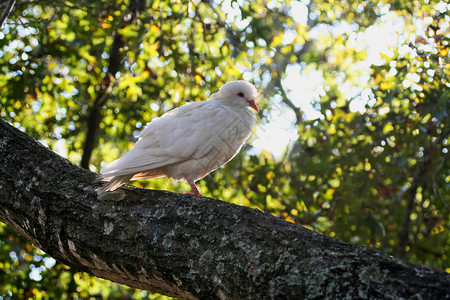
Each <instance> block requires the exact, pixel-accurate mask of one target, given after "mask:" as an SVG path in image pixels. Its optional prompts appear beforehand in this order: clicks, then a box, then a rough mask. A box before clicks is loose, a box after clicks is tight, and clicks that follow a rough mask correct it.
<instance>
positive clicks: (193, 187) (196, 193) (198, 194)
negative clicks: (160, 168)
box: [183, 182, 205, 197]
mask: <svg viewBox="0 0 450 300" xmlns="http://www.w3.org/2000/svg"><path fill="white" fill-rule="evenodd" d="M189 185H190V186H191V188H192V191H193V193H183V194H185V195H193V196H197V197H205V196H203V195H202V194H200V192H199V191H198V189H197V187H196V186H195V183H190V182H189Z"/></svg>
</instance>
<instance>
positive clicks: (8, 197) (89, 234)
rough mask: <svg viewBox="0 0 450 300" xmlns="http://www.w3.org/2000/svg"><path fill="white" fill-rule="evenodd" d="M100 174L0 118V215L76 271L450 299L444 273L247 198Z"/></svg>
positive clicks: (192, 291)
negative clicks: (108, 183)
mask: <svg viewBox="0 0 450 300" xmlns="http://www.w3.org/2000/svg"><path fill="white" fill-rule="evenodd" d="M101 184H102V183H100V182H99V180H98V176H97V175H96V174H94V173H92V172H90V171H88V170H86V169H83V168H81V167H77V166H75V165H73V164H72V163H70V162H69V161H67V160H66V159H64V158H62V157H60V156H58V155H57V154H55V153H53V152H51V151H49V150H48V149H47V148H45V147H43V146H42V145H40V144H39V143H37V142H36V141H34V140H33V139H32V138H30V137H28V136H27V135H25V134H24V133H22V132H20V131H19V130H17V129H15V128H13V127H12V126H10V125H8V124H7V123H5V122H3V121H0V220H2V221H3V222H5V223H7V224H8V225H10V226H12V227H13V228H14V229H15V230H17V231H18V232H20V233H21V234H23V235H24V236H25V237H26V238H28V239H29V240H30V241H32V242H33V243H34V244H35V245H36V246H38V247H40V248H41V249H42V250H44V251H45V252H46V253H48V254H49V255H51V256H53V257H54V258H55V259H57V260H58V261H60V262H62V263H64V264H66V265H69V266H71V267H74V268H76V269H78V270H81V271H86V272H89V273H91V274H93V275H95V276H98V277H102V278H106V279H109V280H112V281H116V282H119V283H122V284H126V285H128V286H131V287H136V288H141V289H146V290H151V291H155V292H159V293H162V294H166V295H169V296H174V297H179V298H183V299H275V298H276V299H302V298H304V299H311V298H315V299H323V298H332V299H336V298H390V299H399V298H405V299H410V298H414V297H416V298H426V299H448V298H450V291H449V289H448V287H449V286H450V274H447V273H444V272H439V271H434V270H431V269H427V268H425V267H422V266H416V265H412V264H408V263H405V262H402V261H399V260H396V259H394V258H390V257H387V256H385V255H383V254H381V253H379V252H375V251H372V250H369V249H367V248H364V247H361V246H358V245H351V244H348V243H344V242H341V241H338V240H334V239H331V238H329V237H326V236H322V235H319V234H316V233H314V232H312V231H309V230H307V229H305V228H303V227H302V226H299V225H294V224H291V223H288V222H285V221H283V220H280V219H278V218H275V217H273V216H271V215H269V214H267V213H264V212H261V211H258V210H255V209H250V208H248V207H240V206H236V205H233V204H229V203H226V202H223V201H218V200H214V199H208V198H198V197H194V196H188V195H179V194H174V193H170V192H165V191H153V190H144V189H138V188H134V187H130V186H125V187H124V188H123V189H122V191H123V192H124V196H125V198H124V199H123V200H119V199H120V198H118V199H116V201H114V199H113V197H111V199H110V200H105V199H98V198H97V194H96V192H95V189H96V188H98V187H99V186H100V185H101ZM112 195H114V194H112Z"/></svg>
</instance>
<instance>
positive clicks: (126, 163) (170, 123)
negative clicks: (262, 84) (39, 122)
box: [98, 80, 258, 196]
mask: <svg viewBox="0 0 450 300" xmlns="http://www.w3.org/2000/svg"><path fill="white" fill-rule="evenodd" d="M257 97H258V92H257V90H256V88H255V86H254V85H253V84H251V83H248V82H246V81H242V80H238V81H231V82H228V83H226V84H225V85H223V86H222V87H221V88H220V89H219V91H218V92H217V93H214V94H212V95H211V97H210V98H209V99H208V100H207V101H201V102H193V103H189V104H186V105H184V106H181V107H178V108H175V109H173V110H171V111H169V112H167V113H165V114H164V115H162V116H161V117H158V118H155V119H153V120H152V121H151V122H150V123H148V124H147V125H146V126H145V128H144V129H143V130H142V132H141V133H140V135H139V136H138V141H137V142H136V144H135V145H134V147H133V148H132V149H131V150H130V151H129V152H127V153H125V154H124V155H123V156H122V157H120V158H119V159H117V160H115V161H113V162H111V163H110V164H108V165H107V166H106V167H104V168H103V170H102V171H101V172H100V173H101V174H102V175H103V179H104V180H108V181H109V182H108V183H107V184H106V185H105V186H103V187H101V188H100V189H99V190H98V193H99V194H103V193H106V192H109V191H114V190H115V189H117V188H119V187H120V186H121V185H123V184H124V183H125V182H127V181H128V180H137V179H144V178H155V177H163V176H167V177H169V178H173V179H175V180H186V181H187V182H188V183H189V185H190V186H191V188H192V190H193V192H194V193H193V194H191V195H195V196H203V195H201V194H200V192H199V191H198V189H197V187H196V185H195V182H196V181H197V180H199V179H202V178H203V177H205V176H206V175H208V174H209V173H210V172H212V171H214V170H215V169H217V168H218V167H220V166H222V165H224V164H225V163H227V162H228V161H229V160H231V159H232V158H233V157H234V156H235V155H236V154H237V153H238V152H239V150H240V149H241V147H242V145H243V144H244V143H245V141H246V140H247V139H248V137H249V136H250V134H251V133H252V131H253V127H254V126H255V121H256V120H255V119H256V118H255V113H254V112H252V110H251V109H250V107H251V108H253V109H254V110H255V111H256V112H257V111H258V107H257V106H256V103H255V100H256V98H257Z"/></svg>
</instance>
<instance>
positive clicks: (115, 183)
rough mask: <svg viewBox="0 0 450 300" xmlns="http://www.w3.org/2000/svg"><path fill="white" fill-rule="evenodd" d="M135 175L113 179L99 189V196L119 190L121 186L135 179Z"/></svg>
mask: <svg viewBox="0 0 450 300" xmlns="http://www.w3.org/2000/svg"><path fill="white" fill-rule="evenodd" d="M133 175H134V174H127V175H119V176H114V177H112V178H111V180H109V182H108V183H106V184H105V185H104V186H102V187H101V188H99V189H97V194H98V195H101V194H104V193H106V192H111V191H114V190H116V189H118V188H119V187H120V186H121V185H123V184H124V183H125V182H127V181H128V180H130V179H131V178H132V177H133Z"/></svg>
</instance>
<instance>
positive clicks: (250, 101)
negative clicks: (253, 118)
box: [248, 100, 259, 112]
mask: <svg viewBox="0 0 450 300" xmlns="http://www.w3.org/2000/svg"><path fill="white" fill-rule="evenodd" d="M248 106H250V107H251V108H253V109H254V110H255V111H256V112H258V111H259V108H258V106H256V102H255V100H248Z"/></svg>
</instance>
